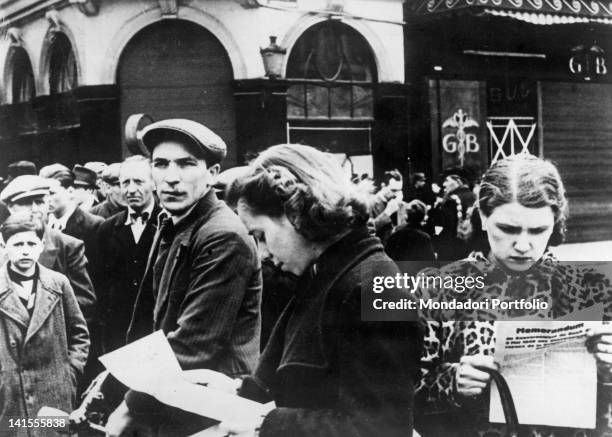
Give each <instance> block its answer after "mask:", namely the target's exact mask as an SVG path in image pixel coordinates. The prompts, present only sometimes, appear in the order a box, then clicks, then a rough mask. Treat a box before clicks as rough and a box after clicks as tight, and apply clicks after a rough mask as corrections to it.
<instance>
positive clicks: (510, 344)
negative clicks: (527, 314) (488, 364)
mask: <svg viewBox="0 0 612 437" xmlns="http://www.w3.org/2000/svg"><path fill="white" fill-rule="evenodd" d="M593 312H595V314H594V313H593ZM602 317H603V305H601V304H599V305H595V306H593V307H590V308H587V309H586V310H583V311H579V312H576V313H573V314H571V315H569V316H568V317H565V318H563V319H557V320H554V321H522V320H520V319H514V320H512V321H505V322H496V324H495V326H496V343H495V358H496V362H497V363H499V365H500V372H501V374H502V375H503V376H504V377H505V379H506V381H507V383H508V386H509V387H510V392H511V393H512V397H513V399H514V403H515V406H516V411H517V415H518V419H519V423H521V424H525V425H526V424H530V425H547V426H559V427H570V428H595V419H596V403H597V368H596V363H595V358H594V357H593V355H592V354H591V353H589V352H588V351H587V348H586V345H585V340H586V334H587V330H588V329H589V328H590V327H592V326H594V325H597V324H601V322H582V321H580V320H597V319H599V320H601V318H602ZM489 420H490V421H491V422H502V423H503V422H504V415H503V411H502V407H501V401H500V398H499V393H498V391H497V389H496V387H492V388H491V403H490V409H489Z"/></svg>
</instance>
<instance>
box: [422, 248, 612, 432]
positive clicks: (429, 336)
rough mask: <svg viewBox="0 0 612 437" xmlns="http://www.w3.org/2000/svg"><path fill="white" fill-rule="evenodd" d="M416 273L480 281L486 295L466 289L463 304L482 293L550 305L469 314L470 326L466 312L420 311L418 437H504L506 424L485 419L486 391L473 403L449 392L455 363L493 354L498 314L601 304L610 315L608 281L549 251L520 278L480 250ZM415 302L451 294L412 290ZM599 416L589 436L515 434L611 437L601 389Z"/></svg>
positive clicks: (607, 391) (548, 313) (611, 417)
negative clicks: (422, 327) (421, 346)
mask: <svg viewBox="0 0 612 437" xmlns="http://www.w3.org/2000/svg"><path fill="white" fill-rule="evenodd" d="M421 273H424V274H425V275H426V276H430V275H432V276H454V275H461V276H471V277H475V276H477V275H482V276H485V277H486V278H487V280H486V281H485V289H484V290H482V289H480V290H478V289H475V288H474V289H472V290H466V291H465V293H463V294H462V298H463V297H464V298H465V299H469V298H471V299H473V300H481V299H482V296H483V293H486V294H485V295H486V296H488V297H490V298H500V299H502V300H503V299H504V298H508V297H512V298H513V299H514V298H519V299H520V298H529V299H531V298H534V299H536V298H537V299H540V300H542V301H546V302H547V303H548V304H549V305H548V309H547V310H542V309H540V310H537V309H534V310H531V311H526V310H511V311H506V312H505V313H504V312H503V311H500V310H495V311H494V310H487V309H478V310H473V313H472V314H471V317H469V320H466V319H468V318H466V317H465V316H466V314H465V311H462V313H463V314H461V316H462V317H454V316H453V314H448V313H445V314H444V316H445V317H444V318H442V317H441V316H440V314H439V313H438V314H436V315H434V314H433V313H430V314H428V313H427V312H424V313H423V317H424V319H425V323H426V325H427V329H426V333H425V341H424V352H423V356H422V375H423V376H422V379H421V381H420V383H419V384H418V386H417V390H416V406H417V407H416V414H415V429H416V430H417V431H419V432H420V433H421V434H422V435H423V436H424V437H428V436H438V435H440V436H448V435H456V436H481V437H495V436H506V435H507V432H506V431H507V430H506V428H505V426H504V425H500V424H492V423H489V421H488V406H489V393H488V392H487V393H486V395H484V396H480V397H479V398H470V399H467V400H465V399H460V398H458V397H457V396H456V393H455V375H456V371H457V368H458V366H459V361H460V359H461V357H462V356H463V355H476V354H484V355H493V354H494V353H495V331H494V320H496V319H498V318H499V317H500V316H501V317H504V318H505V317H517V316H525V315H531V316H533V317H536V318H540V317H541V318H557V317H560V316H563V315H565V314H568V313H571V312H573V311H577V310H580V309H583V308H587V307H589V306H592V305H593V304H595V303H597V302H603V303H604V306H605V309H604V312H605V314H606V316H605V317H606V318H607V319H609V315H611V314H612V306H611V305H612V302H611V301H612V299H611V297H612V285H611V283H610V279H609V278H608V277H607V276H606V275H604V274H601V273H597V272H595V271H594V270H592V269H588V268H585V267H577V266H568V265H567V264H560V263H559V262H558V260H556V259H555V258H554V257H553V256H552V255H551V254H550V253H549V252H547V253H546V254H545V255H544V257H543V258H542V260H541V261H540V262H539V263H538V264H536V265H535V266H534V267H532V268H531V269H530V270H529V271H528V272H525V273H524V274H521V275H511V274H509V273H507V272H506V271H504V270H502V269H501V268H499V267H497V266H496V265H494V264H492V263H491V262H490V261H489V260H488V259H487V258H486V257H485V256H484V255H483V254H482V253H480V252H474V253H472V254H470V255H469V256H468V257H467V258H466V259H463V260H460V261H457V262H454V263H452V264H449V265H447V266H445V267H443V268H442V269H439V270H438V269H426V270H424V271H423V272H421ZM551 290H556V292H555V291H551ZM433 293H435V295H434V294H433ZM456 296H457V295H456V294H455V295H454V297H456ZM416 297H417V298H423V299H427V298H428V297H435V300H438V301H440V300H443V299H445V298H446V297H448V298H450V297H453V296H452V293H448V290H435V289H427V290H425V289H423V288H421V289H417V291H416ZM455 316H459V314H458V313H457V314H455ZM458 319H462V320H461V321H458ZM444 320H453V321H444ZM597 410H598V411H597V428H596V429H594V430H593V429H591V430H584V429H581V430H579V429H568V428H551V427H545V426H523V427H522V428H523V429H522V430H521V435H526V436H527V435H528V436H533V437H539V436H542V437H561V436H563V437H565V436H573V437H579V436H580V437H587V436H588V437H591V436H609V437H612V385H607V384H603V383H600V384H599V386H598V408H597Z"/></svg>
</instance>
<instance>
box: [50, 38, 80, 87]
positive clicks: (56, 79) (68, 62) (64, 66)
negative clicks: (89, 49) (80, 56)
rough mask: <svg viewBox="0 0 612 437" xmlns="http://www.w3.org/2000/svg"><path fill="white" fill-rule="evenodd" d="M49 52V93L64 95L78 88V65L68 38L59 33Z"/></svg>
mask: <svg viewBox="0 0 612 437" xmlns="http://www.w3.org/2000/svg"><path fill="white" fill-rule="evenodd" d="M49 50H50V52H49V93H50V94H57V93H63V92H66V91H70V90H71V89H73V88H76V87H77V64H76V58H75V57H74V51H73V50H72V45H71V44H70V40H69V39H68V37H67V36H66V35H64V34H63V33H59V32H58V33H56V34H54V35H53V41H52V42H51V46H50V49H49Z"/></svg>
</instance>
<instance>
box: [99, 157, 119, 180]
mask: <svg viewBox="0 0 612 437" xmlns="http://www.w3.org/2000/svg"><path fill="white" fill-rule="evenodd" d="M119 170H121V163H120V162H113V163H112V164H110V165H107V166H106V168H105V169H104V170H103V171H102V176H101V177H102V180H103V181H104V182H106V183H107V184H117V183H119Z"/></svg>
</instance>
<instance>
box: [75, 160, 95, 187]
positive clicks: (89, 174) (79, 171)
mask: <svg viewBox="0 0 612 437" xmlns="http://www.w3.org/2000/svg"><path fill="white" fill-rule="evenodd" d="M72 172H73V173H74V185H75V186H77V187H85V188H96V181H97V180H98V175H97V174H96V172H95V171H93V170H90V169H88V168H87V167H84V166H82V165H79V164H77V165H75V166H74V167H73V169H72Z"/></svg>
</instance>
